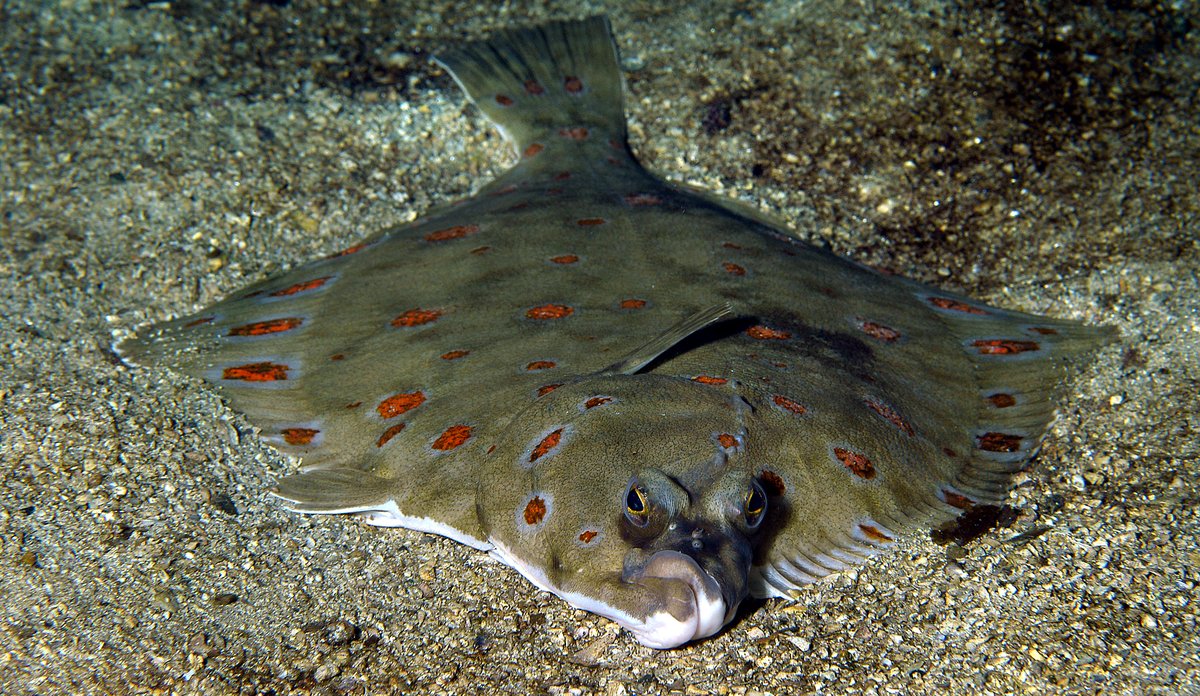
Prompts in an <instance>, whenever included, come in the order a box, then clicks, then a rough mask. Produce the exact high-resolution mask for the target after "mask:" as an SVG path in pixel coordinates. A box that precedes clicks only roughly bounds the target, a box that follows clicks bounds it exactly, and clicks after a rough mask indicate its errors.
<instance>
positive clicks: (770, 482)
mask: <svg viewBox="0 0 1200 696" xmlns="http://www.w3.org/2000/svg"><path fill="white" fill-rule="evenodd" d="M758 478H759V480H760V481H762V483H763V488H764V489H765V490H766V493H767V495H771V496H780V495H783V494H784V493H786V492H787V486H785V485H784V484H783V478H782V477H780V475H779V474H777V473H775V472H774V471H770V470H768V469H763V470H762V473H760V474H759V475H758Z"/></svg>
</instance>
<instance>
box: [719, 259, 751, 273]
mask: <svg viewBox="0 0 1200 696" xmlns="http://www.w3.org/2000/svg"><path fill="white" fill-rule="evenodd" d="M721 268H723V269H725V272H726V273H728V274H729V275H731V276H744V275H746V269H745V268H743V267H741V266H739V265H737V264H736V263H733V262H732V261H726V262H725V263H723V264H721Z"/></svg>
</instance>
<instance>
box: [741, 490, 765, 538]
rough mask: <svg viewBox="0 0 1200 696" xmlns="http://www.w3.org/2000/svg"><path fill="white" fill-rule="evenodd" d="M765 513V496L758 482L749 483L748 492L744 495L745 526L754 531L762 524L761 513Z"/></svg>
mask: <svg viewBox="0 0 1200 696" xmlns="http://www.w3.org/2000/svg"><path fill="white" fill-rule="evenodd" d="M766 511H767V494H766V493H765V492H763V489H762V486H760V485H758V481H751V482H750V491H749V492H748V493H746V506H745V514H746V526H747V527H749V528H750V529H756V528H757V527H758V525H759V524H760V523H762V519H763V513H765V512H766Z"/></svg>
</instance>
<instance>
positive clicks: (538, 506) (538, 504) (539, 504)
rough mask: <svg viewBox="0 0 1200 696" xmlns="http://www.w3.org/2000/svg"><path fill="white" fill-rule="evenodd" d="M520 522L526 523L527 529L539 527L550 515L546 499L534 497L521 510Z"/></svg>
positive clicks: (538, 496)
mask: <svg viewBox="0 0 1200 696" xmlns="http://www.w3.org/2000/svg"><path fill="white" fill-rule="evenodd" d="M518 514H519V515H520V521H521V522H524V523H525V526H526V527H537V526H538V525H540V524H541V523H542V521H543V520H545V519H546V515H548V514H550V506H549V505H547V504H546V499H545V498H543V497H542V496H540V495H536V494H535V495H534V496H533V497H531V498H530V499H529V500H528V501H527V502H526V503H525V506H524V507H522V508H521V510H520V512H519V513H518Z"/></svg>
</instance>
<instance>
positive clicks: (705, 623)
mask: <svg viewBox="0 0 1200 696" xmlns="http://www.w3.org/2000/svg"><path fill="white" fill-rule="evenodd" d="M627 581H628V582H631V583H634V584H637V585H642V586H645V587H647V588H649V589H653V590H654V591H655V593H656V594H658V595H659V597H660V598H661V600H662V610H661V611H659V612H656V613H655V614H653V615H651V616H650V617H649V618H648V619H647V621H646V622H645V623H644V624H643V625H641V626H638V627H634V628H632V631H633V633H634V634H635V635H636V636H637V639H638V642H640V643H642V644H643V645H645V646H647V647H651V648H659V649H664V648H674V647H678V646H680V645H683V644H684V643H687V642H689V641H693V640H697V639H699V638H705V637H707V636H711V635H713V634H714V633H716V632H717V631H719V630H721V627H722V626H724V625H725V622H726V621H727V619H728V618H730V617H732V615H733V612H734V611H736V610H737V604H733V606H730V602H728V601H727V600H726V598H725V593H724V592H723V591H722V588H721V585H720V583H718V582H717V580H716V579H715V578H713V576H712V575H710V574H708V573H707V572H706V571H705V570H704V569H703V568H701V567H700V564H699V563H697V562H696V561H695V559H693V558H692V557H691V556H688V555H686V554H683V553H680V552H678V551H671V550H667V551H659V552H657V553H655V554H654V555H653V556H651V557H650V558H649V560H647V561H646V564H645V565H644V566H642V568H641V570H639V571H637V572H636V573H635V574H633V575H632V576H631V577H629V578H628V579H627Z"/></svg>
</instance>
